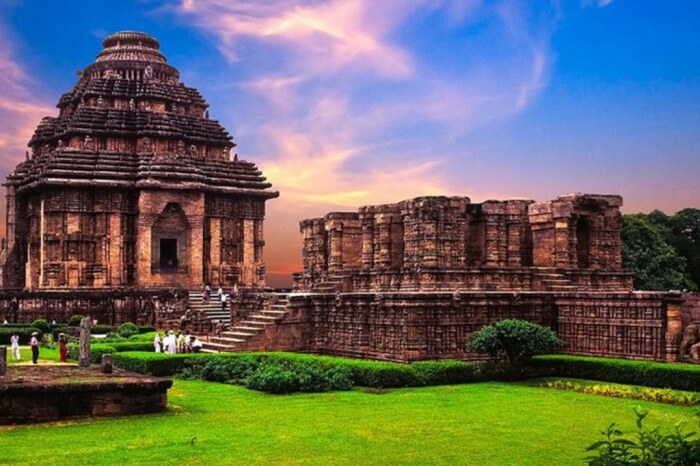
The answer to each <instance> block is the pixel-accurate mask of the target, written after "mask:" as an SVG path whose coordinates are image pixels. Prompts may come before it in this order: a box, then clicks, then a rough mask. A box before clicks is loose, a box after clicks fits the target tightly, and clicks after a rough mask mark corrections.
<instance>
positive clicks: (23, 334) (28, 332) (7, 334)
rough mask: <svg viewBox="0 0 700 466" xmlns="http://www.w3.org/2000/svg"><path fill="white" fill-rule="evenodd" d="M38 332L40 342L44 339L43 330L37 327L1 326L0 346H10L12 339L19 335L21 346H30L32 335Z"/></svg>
mask: <svg viewBox="0 0 700 466" xmlns="http://www.w3.org/2000/svg"><path fill="white" fill-rule="evenodd" d="M33 332H37V333H38V334H39V335H38V338H39V340H41V338H42V336H43V335H42V333H41V330H39V329H38V328H36V327H29V326H26V327H5V326H1V327H0V344H1V345H9V344H10V338H11V337H12V335H14V334H17V335H19V344H20V345H27V344H29V340H31V338H32V333H33Z"/></svg>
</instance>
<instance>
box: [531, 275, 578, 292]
mask: <svg viewBox="0 0 700 466" xmlns="http://www.w3.org/2000/svg"><path fill="white" fill-rule="evenodd" d="M539 276H540V280H541V282H542V285H544V289H545V290H546V291H576V289H577V288H578V287H577V286H576V285H572V284H571V280H569V279H568V278H566V277H565V276H564V275H563V274H561V273H555V272H553V273H543V274H540V275H539Z"/></svg>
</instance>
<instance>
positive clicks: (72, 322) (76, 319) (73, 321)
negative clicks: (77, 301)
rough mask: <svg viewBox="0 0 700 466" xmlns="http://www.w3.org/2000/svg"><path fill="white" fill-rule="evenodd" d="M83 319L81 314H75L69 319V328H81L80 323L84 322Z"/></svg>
mask: <svg viewBox="0 0 700 466" xmlns="http://www.w3.org/2000/svg"><path fill="white" fill-rule="evenodd" d="M83 317H85V316H81V315H80V314H74V315H72V316H71V317H70V319H68V326H69V327H80V321H81V320H83Z"/></svg>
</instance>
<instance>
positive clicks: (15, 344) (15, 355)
mask: <svg viewBox="0 0 700 466" xmlns="http://www.w3.org/2000/svg"><path fill="white" fill-rule="evenodd" d="M10 347H11V348H12V359H14V360H15V361H19V360H21V359H22V355H20V354H19V335H17V334H16V333H15V334H14V335H12V336H11V337H10Z"/></svg>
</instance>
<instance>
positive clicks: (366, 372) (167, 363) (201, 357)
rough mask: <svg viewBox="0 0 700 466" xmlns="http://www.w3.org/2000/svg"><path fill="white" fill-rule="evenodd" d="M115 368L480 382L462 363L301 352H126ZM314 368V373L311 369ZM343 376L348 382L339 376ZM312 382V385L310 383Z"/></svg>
mask: <svg viewBox="0 0 700 466" xmlns="http://www.w3.org/2000/svg"><path fill="white" fill-rule="evenodd" d="M113 362H114V365H115V366H117V367H120V368H122V369H127V370H131V371H134V372H139V373H142V374H148V375H155V376H165V375H175V374H180V373H185V374H187V375H188V376H194V377H201V378H204V379H206V380H214V381H220V382H224V381H232V382H234V383H243V382H244V380H245V379H246V378H248V377H249V376H250V375H251V374H253V373H254V372H255V371H257V370H258V369H259V368H260V367H263V366H279V367H282V368H284V369H288V370H291V371H293V372H296V373H300V374H301V373H304V372H305V371H306V375H307V376H308V377H309V378H313V377H315V375H313V374H312V373H313V371H314V370H315V369H308V368H309V367H310V366H313V367H314V368H319V369H321V370H324V371H328V372H329V373H334V372H333V371H337V373H338V374H343V373H346V372H347V373H348V374H349V377H350V380H351V381H352V384H353V385H357V386H363V387H371V388H398V387H416V386H426V385H443V384H457V383H465V382H475V381H477V380H480V374H479V370H478V366H477V365H475V364H471V363H466V362H461V361H428V362H418V363H413V364H399V363H391V362H378V361H365V360H357V359H347V358H336V357H331V356H314V355H308V354H296V353H221V354H207V353H196V354H165V353H150V352H149V353H131V352H130V353H122V354H116V355H114V357H113ZM307 369H308V370H307ZM338 378H339V379H340V378H342V376H341V375H338ZM309 383H311V382H309Z"/></svg>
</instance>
